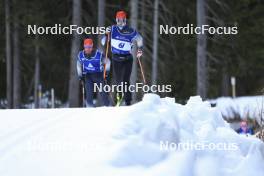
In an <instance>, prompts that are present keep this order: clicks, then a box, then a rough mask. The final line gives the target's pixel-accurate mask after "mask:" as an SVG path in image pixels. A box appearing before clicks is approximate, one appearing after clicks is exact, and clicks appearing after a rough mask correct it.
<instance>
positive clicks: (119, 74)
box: [112, 59, 125, 98]
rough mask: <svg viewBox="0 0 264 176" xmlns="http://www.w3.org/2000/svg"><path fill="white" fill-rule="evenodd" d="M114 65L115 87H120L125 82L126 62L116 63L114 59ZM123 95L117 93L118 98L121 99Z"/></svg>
mask: <svg viewBox="0 0 264 176" xmlns="http://www.w3.org/2000/svg"><path fill="white" fill-rule="evenodd" d="M112 65H113V74H114V83H115V85H120V84H121V83H122V82H123V81H124V80H123V75H124V70H125V68H124V61H115V60H114V59H113V61H112ZM121 96H122V95H121V93H118V92H117V97H119V98H121Z"/></svg>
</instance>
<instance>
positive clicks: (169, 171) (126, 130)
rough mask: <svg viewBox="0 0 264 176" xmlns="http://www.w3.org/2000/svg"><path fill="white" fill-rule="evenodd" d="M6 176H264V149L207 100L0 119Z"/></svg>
mask: <svg viewBox="0 0 264 176" xmlns="http://www.w3.org/2000/svg"><path fill="white" fill-rule="evenodd" d="M0 122H1V123H0V175H1V176H16V175H27V176H31V175H32V176H35V175H45V176H46V175H47V176H48V175H64V176H65V175H66V176H68V175H69V176H72V175H78V176H82V175H86V176H87V175H96V176H107V175H114V176H124V175H125V176H130V175H131V176H135V175H137V176H141V175H142V176H174V175H180V176H212V175H214V176H218V175H219V176H220V175H221V176H233V175H240V176H249V175H254V176H263V175H264V174H263V173H264V144H263V143H262V142H261V141H260V140H258V139H255V138H253V137H245V136H240V135H238V134H236V133H235V132H234V131H233V130H232V129H231V128H230V127H229V124H228V123H226V122H225V121H224V120H223V118H222V116H221V112H220V111H219V110H218V108H211V107H210V104H209V102H202V100H201V98H200V97H191V98H190V99H189V101H188V103H187V104H186V105H180V104H176V103H174V99H170V98H163V99H161V98H159V97H158V96H157V95H153V94H146V95H145V96H144V99H143V101H142V102H140V103H137V104H135V105H133V106H130V107H120V108H105V107H103V108H93V109H78V108H77V109H55V110H49V109H46V110H2V111H0Z"/></svg>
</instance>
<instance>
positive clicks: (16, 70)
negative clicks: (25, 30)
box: [13, 0, 21, 108]
mask: <svg viewBox="0 0 264 176" xmlns="http://www.w3.org/2000/svg"><path fill="white" fill-rule="evenodd" d="M15 5H16V7H18V1H17V0H16V1H15ZM14 13H15V19H14V33H13V42H14V63H13V88H14V89H13V107H14V108H20V105H21V79H20V78H21V77H20V76H21V74H20V71H21V69H20V39H19V38H20V35H19V21H18V18H19V17H18V16H19V15H18V12H17V11H16V12H14Z"/></svg>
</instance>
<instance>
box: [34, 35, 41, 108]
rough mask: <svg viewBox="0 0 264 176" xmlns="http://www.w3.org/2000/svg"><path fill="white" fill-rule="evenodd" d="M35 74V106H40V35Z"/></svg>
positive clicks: (36, 39) (36, 45)
mask: <svg viewBox="0 0 264 176" xmlns="http://www.w3.org/2000/svg"><path fill="white" fill-rule="evenodd" d="M35 42H36V43H35V58H36V60H35V75H34V104H35V108H39V96H38V86H39V82H40V58H39V43H38V42H39V40H38V35H36V38H35Z"/></svg>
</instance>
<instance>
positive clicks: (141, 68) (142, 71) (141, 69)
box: [137, 57, 146, 84]
mask: <svg viewBox="0 0 264 176" xmlns="http://www.w3.org/2000/svg"><path fill="white" fill-rule="evenodd" d="M139 58H140V57H137V59H138V63H139V67H140V71H141V75H142V78H143V82H144V84H146V79H145V75H144V70H143V67H142V64H141V61H140V59H139Z"/></svg>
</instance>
